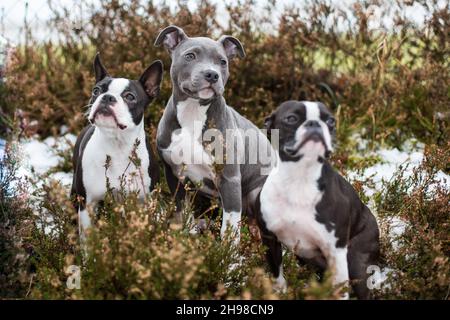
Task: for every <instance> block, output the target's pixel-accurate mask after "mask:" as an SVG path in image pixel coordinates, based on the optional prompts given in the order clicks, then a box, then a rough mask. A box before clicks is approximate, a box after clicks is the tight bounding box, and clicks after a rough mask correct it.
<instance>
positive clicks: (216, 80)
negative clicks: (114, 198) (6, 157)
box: [72, 26, 379, 298]
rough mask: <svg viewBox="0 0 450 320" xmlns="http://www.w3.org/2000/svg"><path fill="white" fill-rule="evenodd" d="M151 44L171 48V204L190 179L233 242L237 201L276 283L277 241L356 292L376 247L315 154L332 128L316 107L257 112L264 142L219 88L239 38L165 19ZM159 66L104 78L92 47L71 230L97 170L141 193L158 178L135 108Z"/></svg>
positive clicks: (166, 139) (90, 201)
mask: <svg viewBox="0 0 450 320" xmlns="http://www.w3.org/2000/svg"><path fill="white" fill-rule="evenodd" d="M155 45H156V46H159V45H163V46H164V48H165V49H166V50H167V51H168V52H169V54H170V56H171V59H172V64H171V67H170V77H171V80H172V95H171V97H170V100H169V101H168V103H167V106H166V108H165V110H164V114H163V116H162V118H161V120H160V122H159V125H158V131H157V138H156V143H157V149H158V152H159V155H160V158H161V160H162V162H163V164H164V169H165V176H166V180H167V183H168V186H169V188H170V191H171V192H172V194H173V195H174V196H175V199H176V204H177V209H178V212H180V211H181V209H182V206H183V200H184V198H185V196H186V194H185V193H186V192H185V187H186V185H188V184H190V185H193V186H194V188H196V189H197V191H198V195H197V197H198V199H200V200H201V201H203V200H204V201H208V200H209V199H213V198H219V199H220V201H221V204H222V212H223V215H222V227H221V235H222V236H223V235H224V234H225V231H226V230H227V228H228V227H231V229H232V231H233V233H232V236H233V239H234V240H235V242H236V243H239V239H240V222H241V215H242V213H243V212H245V213H247V214H248V215H250V216H252V217H256V218H257V220H258V223H259V227H260V231H261V234H262V239H263V243H264V244H265V245H266V246H267V247H268V248H269V250H268V251H267V260H268V263H269V265H270V268H271V270H272V272H273V274H274V275H275V277H276V278H277V286H278V287H279V289H281V290H283V289H285V288H286V282H285V280H284V277H283V270H282V251H281V244H284V245H285V246H286V247H288V248H289V249H290V250H293V251H294V253H295V254H296V255H297V257H299V259H300V260H302V261H305V262H308V263H313V264H314V265H316V266H318V267H320V268H321V269H325V268H331V269H332V270H333V271H334V273H333V274H334V282H335V284H339V283H345V282H347V281H352V287H353V289H354V291H355V293H356V295H357V296H358V298H368V297H369V296H368V290H367V287H366V284H365V279H366V278H367V275H366V268H367V266H368V265H369V264H372V263H375V261H376V259H377V255H378V246H379V243H378V242H379V240H378V226H377V224H376V221H375V218H374V217H373V215H372V214H371V213H370V211H369V210H368V209H367V207H366V206H365V205H364V204H363V203H362V202H361V200H360V199H359V198H358V196H357V194H356V192H355V191H354V190H353V188H352V187H351V185H350V184H349V183H348V182H346V181H345V180H344V179H343V178H342V177H341V176H340V175H339V174H338V173H337V172H335V171H334V170H333V169H332V167H331V166H330V164H329V163H328V162H327V160H326V158H327V156H328V154H329V153H330V152H331V151H332V137H333V133H334V130H335V128H334V118H333V116H332V115H331V113H330V112H329V111H328V110H327V109H326V107H325V106H324V105H323V104H320V103H316V102H298V101H289V102H285V103H283V104H282V105H281V106H280V107H279V108H278V109H277V110H276V111H275V112H274V113H273V114H272V115H271V116H270V117H269V118H268V119H267V121H266V125H267V129H269V130H277V132H278V133H279V138H280V140H279V150H274V149H273V148H272V146H271V144H270V142H269V140H268V139H267V138H266V136H265V135H264V134H263V133H262V132H261V131H260V130H259V129H258V128H257V127H256V126H254V125H253V124H252V123H251V122H250V121H249V120H247V119H246V118H244V117H243V116H241V115H240V114H239V113H237V112H236V111H235V110H234V109H233V108H232V107H230V106H228V105H227V104H226V102H225V99H224V98H223V93H224V87H225V85H226V82H227V80H228V78H229V68H228V65H229V62H230V61H231V60H232V59H233V58H234V57H241V58H243V57H244V56H245V53H244V49H243V47H242V45H241V43H240V42H239V40H237V39H236V38H234V37H231V36H222V37H220V38H219V40H217V41H215V40H212V39H210V38H205V37H195V38H191V37H188V36H187V35H186V34H185V32H184V31H183V30H182V29H181V28H179V27H176V26H170V27H167V28H165V29H164V30H162V31H161V32H160V34H159V35H158V37H157V39H156V41H155ZM162 69H163V68H162V63H161V62H159V61H155V62H154V63H152V65H151V66H150V67H148V68H147V69H146V70H145V71H144V72H143V74H142V76H141V77H140V79H139V80H129V79H122V78H112V77H111V76H109V75H108V73H107V71H106V69H105V68H104V66H103V65H102V63H101V62H100V59H99V56H98V55H97V56H96V58H95V62H94V70H95V75H96V85H95V87H94V89H93V92H92V98H91V101H90V104H91V108H90V111H89V116H88V118H89V121H90V122H91V125H89V126H88V127H86V128H85V129H83V131H82V132H81V134H80V136H79V137H78V140H77V142H76V145H75V150H74V157H73V163H74V168H75V174H74V179H73V185H72V194H73V196H74V197H76V198H77V201H76V206H77V209H78V212H79V226H80V236H81V239H82V241H84V238H85V230H86V229H87V228H89V226H90V225H91V220H90V217H89V214H88V211H87V209H86V207H87V206H92V207H95V206H96V205H97V204H98V203H99V202H101V201H102V200H103V197H104V195H105V193H106V191H107V190H106V188H107V183H106V182H107V181H108V183H109V184H110V186H111V187H112V188H113V190H114V188H119V187H120V186H123V185H124V184H123V183H124V181H125V182H127V183H125V186H126V188H127V190H133V191H137V192H139V195H140V196H141V197H143V196H144V195H145V194H146V193H147V192H149V191H151V190H152V188H153V187H154V185H155V183H156V182H157V181H158V177H159V175H158V166H157V160H156V158H155V156H154V155H153V152H152V149H151V146H150V144H149V143H148V140H147V139H146V136H145V131H144V120H143V114H144V110H145V108H146V106H147V105H148V104H149V103H150V102H151V101H152V100H153V99H154V98H155V97H156V96H157V95H158V93H159V88H160V83H161V79H162ZM208 135H210V136H213V137H214V141H211V140H210V142H211V144H213V145H214V148H213V149H214V150H213V152H212V151H211V148H209V147H208V146H207V145H206V144H205V143H204V140H205V137H206V136H208ZM211 144H210V145H211ZM261 151H262V152H261ZM132 152H135V154H136V155H137V156H138V157H139V159H140V160H141V161H140V162H141V166H140V168H138V167H136V166H134V165H133V163H131V164H130V159H129V157H130V154H131V153H132ZM105 162H106V167H105ZM217 164H219V166H218V165H217ZM177 218H178V219H180V216H178V217H177Z"/></svg>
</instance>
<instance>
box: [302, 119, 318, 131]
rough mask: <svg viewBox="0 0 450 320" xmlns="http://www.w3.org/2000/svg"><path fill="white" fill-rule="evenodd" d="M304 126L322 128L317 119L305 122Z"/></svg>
mask: <svg viewBox="0 0 450 320" xmlns="http://www.w3.org/2000/svg"><path fill="white" fill-rule="evenodd" d="M304 126H305V127H306V128H308V129H312V128H320V123H319V121H316V120H308V121H306V122H305V124H304Z"/></svg>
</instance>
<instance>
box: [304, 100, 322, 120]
mask: <svg viewBox="0 0 450 320" xmlns="http://www.w3.org/2000/svg"><path fill="white" fill-rule="evenodd" d="M303 104H304V105H305V107H306V119H308V120H320V109H319V105H318V104H317V102H313V101H303Z"/></svg>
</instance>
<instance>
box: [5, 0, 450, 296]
mask: <svg viewBox="0 0 450 320" xmlns="http://www.w3.org/2000/svg"><path fill="white" fill-rule="evenodd" d="M81 1H82V2H83V3H84V2H85V1H84V0H81ZM417 4H419V5H420V6H421V7H422V8H423V10H424V17H425V20H424V22H423V24H420V25H418V24H416V23H415V22H414V21H412V20H411V19H410V18H408V16H407V15H406V14H405V12H406V10H407V9H408V8H411V7H412V6H414V5H417ZM256 8H257V5H256V3H255V2H254V1H249V0H243V1H238V2H233V4H227V5H225V9H220V10H225V11H226V12H222V11H218V9H217V5H216V4H215V2H212V1H209V0H202V1H200V0H199V1H197V2H196V9H192V7H191V6H189V5H188V4H187V3H186V2H184V1H178V2H177V5H176V6H175V8H174V7H173V6H172V5H170V4H169V2H167V3H166V2H159V1H158V3H157V4H156V2H152V1H139V0H128V1H118V0H113V1H106V0H101V1H99V2H98V5H96V6H93V5H91V4H90V2H86V3H85V4H84V11H83V20H79V21H78V20H74V17H73V12H71V11H70V8H69V7H67V8H65V10H64V9H63V10H54V11H52V12H53V13H52V17H51V19H50V21H49V24H50V28H52V30H53V34H54V37H52V39H51V40H48V41H45V40H44V41H42V39H39V40H38V39H36V38H35V37H34V35H33V30H32V29H26V30H25V33H26V42H25V43H21V44H19V45H17V46H16V47H15V50H14V51H13V53H12V55H11V56H10V59H9V61H8V64H7V68H6V74H7V78H6V81H5V83H4V84H3V85H1V90H0V128H1V131H0V136H3V137H5V136H7V137H9V138H11V137H17V136H19V137H30V136H32V135H34V134H36V133H37V134H39V135H40V137H42V138H44V137H47V136H51V135H58V134H59V133H60V130H61V127H62V126H67V128H68V130H69V131H70V132H72V133H74V134H77V133H78V132H79V130H80V129H81V128H82V127H83V126H84V125H86V119H85V117H84V116H83V113H84V112H85V111H86V109H85V107H84V106H85V105H86V104H87V102H88V100H89V97H90V94H91V88H92V86H93V84H94V76H93V71H92V61H93V57H94V55H95V53H96V52H100V53H101V55H102V59H103V62H104V64H105V65H106V66H107V68H108V70H109V71H110V73H111V74H112V75H114V76H125V77H131V78H137V77H138V76H139V75H140V73H141V72H142V70H144V68H145V67H146V66H147V65H149V64H150V63H151V62H152V61H153V60H155V59H161V60H163V62H164V65H165V70H166V73H165V77H164V83H163V88H162V91H161V96H160V97H159V98H158V99H157V101H156V102H155V103H153V104H152V105H151V106H150V108H149V110H148V112H147V117H146V125H147V128H149V131H150V132H151V133H152V134H154V131H155V128H156V126H157V123H158V121H159V119H160V117H161V115H162V112H163V109H164V106H165V104H166V102H167V100H168V98H169V96H170V92H171V84H170V79H169V72H168V70H169V66H170V59H169V56H168V54H167V53H166V52H165V51H164V50H163V49H162V48H155V47H153V42H154V40H155V37H156V35H157V34H158V32H159V31H160V30H161V29H162V28H164V27H165V26H167V25H169V24H176V25H178V26H180V27H183V28H184V30H185V31H186V32H187V34H188V35H190V36H200V35H202V36H203V35H208V36H212V37H215V38H218V36H220V35H221V34H230V35H233V36H235V37H237V38H238V39H240V41H241V42H242V43H243V45H244V48H245V50H246V53H247V57H246V58H245V59H243V60H235V61H233V62H232V63H231V76H230V79H229V83H228V85H227V87H226V92H225V97H226V100H227V102H228V104H229V105H231V106H234V107H235V108H236V109H237V110H238V111H239V112H241V113H242V114H244V115H245V116H246V117H248V118H249V119H250V120H252V121H254V122H255V123H256V124H257V125H258V126H262V124H263V120H264V117H265V116H266V115H268V114H270V113H271V112H272V111H273V110H274V109H275V108H276V106H277V105H278V104H280V103H281V102H283V101H285V100H288V99H301V100H321V101H324V102H325V103H326V104H327V105H328V106H330V107H331V108H332V109H333V111H334V112H335V114H336V117H337V124H338V130H337V132H338V139H337V141H338V143H339V148H338V151H337V153H336V154H335V155H334V157H333V163H334V164H335V166H337V167H338V168H339V169H342V170H344V171H345V169H348V168H349V167H350V166H352V167H356V169H358V167H363V166H364V165H366V163H365V162H362V161H360V162H357V161H356V162H355V161H354V160H351V158H350V157H349V154H350V153H351V151H350V149H351V148H354V146H355V143H354V141H352V139H353V138H352V137H353V134H354V133H355V132H357V133H358V134H360V135H361V137H362V138H364V139H367V141H368V142H369V144H370V145H389V146H393V147H398V148H401V146H402V144H403V142H404V141H406V140H407V139H409V138H411V137H415V138H417V139H418V140H419V141H422V142H424V143H426V146H427V147H426V150H425V151H426V153H425V159H426V161H424V163H423V166H422V167H421V170H422V171H420V170H418V171H417V172H416V173H415V175H413V176H412V177H410V178H408V179H406V180H404V179H402V178H401V177H400V176H399V177H398V178H397V179H394V180H393V181H391V182H390V183H389V184H387V185H386V188H385V190H384V191H383V192H381V193H379V194H377V195H376V197H375V207H376V209H377V211H378V214H379V217H380V218H381V219H389V218H391V217H398V216H400V217H402V218H403V219H405V220H407V221H408V222H409V227H408V228H407V230H406V231H405V234H404V237H403V243H404V246H403V247H402V248H403V249H402V250H400V251H395V250H393V249H392V243H390V242H389V241H388V239H387V238H383V239H382V241H383V260H384V263H386V264H388V265H389V266H391V267H393V268H395V269H396V270H399V272H398V273H397V274H396V279H394V280H395V281H393V282H392V283H391V284H390V287H389V288H385V290H384V291H380V292H377V293H376V295H375V296H376V297H377V298H408V299H415V298H428V299H429V298H437V299H448V297H449V283H450V264H449V256H450V251H449V250H450V247H449V243H450V241H449V238H448V235H449V233H450V224H449V210H448V203H449V190H448V189H445V188H444V189H437V190H435V192H434V193H433V194H432V195H431V196H430V193H429V192H428V191H427V190H428V188H429V186H430V185H431V184H432V183H433V181H430V180H427V179H425V178H424V177H423V176H422V175H421V173H420V172H436V170H443V171H444V172H446V173H447V174H448V173H449V172H450V164H449V163H450V144H449V130H448V121H449V117H450V109H449V106H450V25H449V24H450V5H449V3H448V2H445V1H438V0H418V1H411V0H396V1H388V0H366V1H355V2H345V4H339V1H328V0H318V1H301V2H300V4H298V5H291V6H286V7H285V8H284V9H283V12H281V13H280V14H279V21H278V23H276V24H274V23H273V17H274V11H275V2H274V1H271V2H268V3H267V5H266V6H264V8H261V6H258V9H256ZM377 12H378V16H377V15H376V13H377ZM388 13H389V16H390V21H391V23H390V25H389V26H387V25H385V20H384V19H382V18H383V17H384V15H388ZM380 14H381V16H380ZM223 15H228V16H229V19H227V20H226V23H225V24H224V23H223V19H222V20H221V19H219V18H221V17H222V16H223ZM219 20H221V21H219ZM369 147H370V146H369ZM13 155H14V152H10V157H11V159H9V160H8V159H5V161H4V162H3V163H2V166H1V169H2V172H1V173H2V174H1V175H0V178H1V179H0V181H1V182H2V194H1V198H0V200H1V201H0V202H1V205H2V207H1V208H2V215H1V216H0V222H1V223H0V243H2V244H3V247H2V250H1V254H0V297H2V296H3V297H20V298H75V299H76V298H215V299H224V298H233V297H241V298H280V297H281V298H334V297H337V295H336V291H335V290H334V289H333V288H332V287H331V284H330V281H329V279H328V280H327V279H326V280H325V281H324V282H323V283H321V284H319V283H317V279H316V277H315V275H314V273H313V272H312V271H311V270H309V269H308V268H306V267H301V268H300V269H299V267H298V266H297V265H296V262H295V258H294V257H292V256H291V255H287V257H286V261H285V269H286V274H287V276H288V278H289V279H288V281H289V283H290V291H289V292H288V293H287V294H286V295H278V294H276V293H273V292H272V290H271V283H270V281H269V280H268V277H267V276H265V274H264V271H263V269H261V268H260V266H262V265H263V260H262V254H261V252H260V250H261V248H260V247H259V246H258V245H257V244H255V241H252V239H251V236H250V234H249V232H248V230H247V229H245V228H244V230H243V240H242V242H243V244H242V248H241V254H242V256H243V257H244V262H245V263H244V266H245V267H243V268H238V269H235V270H234V271H231V272H230V271H229V270H230V266H232V265H233V264H234V263H236V257H233V256H232V255H230V254H229V252H230V250H232V248H231V247H230V244H229V243H228V244H223V243H221V242H220V241H218V240H217V235H218V233H217V229H218V226H217V225H216V226H215V227H213V228H212V230H211V232H210V233H208V234H206V235H205V236H204V237H199V238H192V237H189V236H188V235H187V233H186V232H187V231H186V230H187V229H186V228H181V229H177V228H171V227H169V226H168V223H167V217H168V215H169V214H170V213H171V211H173V203H171V201H170V197H167V194H166V193H165V192H166V191H165V190H164V188H165V187H164V186H162V189H163V190H159V191H158V192H157V193H156V194H154V195H153V196H152V197H153V198H152V199H148V200H147V201H146V202H145V203H144V204H138V203H136V201H135V199H134V198H133V197H128V198H125V199H124V200H123V201H122V202H111V203H109V205H107V206H106V209H105V211H106V213H105V217H106V218H105V219H106V221H108V224H101V223H100V224H99V228H98V229H96V230H95V231H94V232H95V233H94V235H93V239H94V240H93V242H92V244H91V246H92V256H91V259H90V260H89V261H88V262H87V263H86V265H85V269H84V270H83V272H84V275H83V279H84V280H83V281H84V282H83V288H82V290H81V291H69V290H67V289H66V287H65V283H64V281H65V279H66V278H67V274H66V273H65V271H64V270H65V268H66V267H67V266H68V265H71V264H74V263H75V264H79V265H80V264H82V261H81V257H80V254H79V247H78V243H77V235H76V234H77V230H76V227H74V226H73V225H72V224H71V221H72V218H73V215H74V214H75V213H74V212H73V209H72V207H71V205H70V201H69V199H68V196H67V194H66V191H65V190H64V189H63V188H61V186H60V185H58V184H55V183H54V182H51V183H50V182H48V183H47V182H46V183H45V184H44V185H43V186H42V187H40V188H39V189H38V190H37V191H36V194H33V196H32V197H25V198H22V197H20V196H19V195H18V194H16V193H14V191H11V189H10V188H9V187H8V186H9V185H12V184H14V185H17V182H14V180H15V177H14V175H13V174H11V173H12V172H13V171H15V170H16V167H17V163H16V160H15V159H14V156H13ZM66 158H67V168H68V169H69V170H70V161H68V159H70V155H69V154H68V155H67V157H66ZM7 160H8V161H7ZM2 161H3V160H2ZM368 161H370V159H369V160H368ZM6 163H8V165H6ZM355 188H356V189H357V190H358V192H360V194H361V195H362V185H355ZM32 199H34V200H32ZM365 200H367V199H365ZM156 203H157V205H156ZM107 204H108V201H107ZM121 212H127V214H129V216H128V218H129V219H123V221H122V219H120V218H117V217H116V215H118V216H120V214H119V213H121ZM49 216H51V220H50V222H49V221H48V220H47V218H48V217H49ZM216 223H217V222H216ZM50 227H51V228H53V229H54V230H56V232H50V233H48V232H47V233H46V232H43V230H45V228H50ZM381 227H382V228H383V225H381ZM199 252H200V253H202V254H199ZM186 261H188V262H189V266H190V267H192V270H194V271H192V273H186V263H187V262H186Z"/></svg>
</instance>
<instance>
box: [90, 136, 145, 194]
mask: <svg viewBox="0 0 450 320" xmlns="http://www.w3.org/2000/svg"><path fill="white" fill-rule="evenodd" d="M96 131H97V129H96V130H95V131H94V134H93V135H92V137H91V139H90V140H89V142H88V143H87V145H86V147H85V149H84V153H83V159H82V166H83V184H84V187H85V189H86V198H87V199H86V200H87V201H88V202H90V201H100V200H103V198H104V196H105V193H106V191H107V181H108V182H109V185H110V187H111V188H112V189H113V190H114V189H115V190H120V189H121V188H124V189H125V190H126V191H128V192H129V191H138V192H139V196H140V197H141V198H143V197H144V196H145V194H146V193H147V192H148V191H149V189H150V184H151V179H150V176H149V174H148V167H149V164H150V159H149V155H148V152H147V150H146V146H145V135H144V136H143V137H141V138H140V144H139V146H138V147H137V148H136V150H135V151H136V155H135V158H139V159H140V165H139V166H138V167H136V166H135V165H134V164H133V163H132V161H131V160H130V156H131V155H132V151H133V148H134V147H133V141H130V142H129V143H128V144H126V145H124V144H116V143H114V142H111V141H109V142H108V141H105V139H104V138H103V137H101V135H100V134H98V133H97V134H96ZM107 158H109V160H108V164H107ZM106 167H107V168H106Z"/></svg>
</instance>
